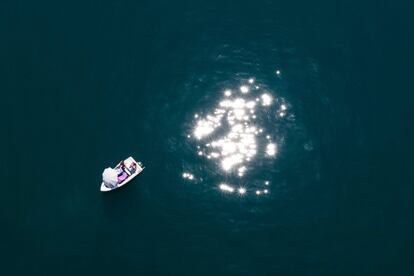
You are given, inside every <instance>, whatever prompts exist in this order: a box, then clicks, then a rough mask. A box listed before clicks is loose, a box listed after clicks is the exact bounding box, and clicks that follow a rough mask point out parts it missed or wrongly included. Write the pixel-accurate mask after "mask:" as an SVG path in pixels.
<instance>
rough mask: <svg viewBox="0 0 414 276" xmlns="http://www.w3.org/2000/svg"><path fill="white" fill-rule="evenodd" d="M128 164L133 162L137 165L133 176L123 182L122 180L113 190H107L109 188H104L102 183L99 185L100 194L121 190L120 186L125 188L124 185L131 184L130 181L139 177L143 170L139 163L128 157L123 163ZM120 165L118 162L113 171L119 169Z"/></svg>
mask: <svg viewBox="0 0 414 276" xmlns="http://www.w3.org/2000/svg"><path fill="white" fill-rule="evenodd" d="M128 162H133V163H135V164H136V165H137V167H136V170H135V172H134V173H133V174H131V175H129V176H128V177H127V178H126V179H125V180H123V181H122V182H121V183H119V184H117V185H116V186H115V187H113V188H109V187H107V186H105V184H104V182H102V183H101V192H110V191H113V190H116V189H118V188H121V187H122V186H125V185H126V184H128V183H129V182H131V180H132V179H134V178H135V177H136V176H137V175H139V174H140V173H141V172H142V171H143V170H144V166H143V165H142V164H141V163H140V162H137V161H135V159H134V158H132V157H128V158H127V159H125V160H124V163H128ZM120 165H121V162H119V163H118V165H116V167H115V169H117V168H119V167H120Z"/></svg>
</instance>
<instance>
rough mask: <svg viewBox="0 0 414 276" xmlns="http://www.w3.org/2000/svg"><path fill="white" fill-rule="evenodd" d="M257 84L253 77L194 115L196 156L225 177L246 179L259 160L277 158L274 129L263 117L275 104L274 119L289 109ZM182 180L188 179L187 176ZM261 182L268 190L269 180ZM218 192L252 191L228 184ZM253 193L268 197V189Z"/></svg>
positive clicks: (222, 185) (255, 190)
mask: <svg viewBox="0 0 414 276" xmlns="http://www.w3.org/2000/svg"><path fill="white" fill-rule="evenodd" d="M254 83H255V79H254V78H250V79H248V80H247V81H246V82H245V83H243V84H241V85H240V86H239V87H238V89H229V88H225V89H223V90H222V91H224V92H221V93H222V95H223V96H222V98H221V99H219V101H218V103H217V105H216V106H215V107H214V108H212V109H210V111H209V112H206V113H205V114H203V113H202V112H199V113H197V114H195V115H194V119H195V122H194V124H193V128H192V133H191V134H188V135H187V137H188V138H189V139H191V140H192V141H195V142H196V146H197V151H196V154H197V155H198V156H199V157H200V158H206V159H207V160H209V162H213V163H214V164H216V165H217V166H218V167H219V168H220V169H221V171H222V172H223V176H226V178H229V177H232V176H235V177H237V178H238V179H240V178H242V177H245V176H246V175H248V174H249V171H251V170H253V165H254V160H255V159H256V158H264V157H265V158H267V159H269V158H270V159H272V158H273V159H274V158H276V156H277V153H278V146H277V143H276V142H275V141H274V140H273V137H275V134H274V131H275V130H274V129H271V130H270V132H268V131H267V130H266V128H265V127H264V125H263V124H264V122H263V120H262V118H263V116H267V115H266V114H269V112H271V110H273V109H272V106H273V105H275V107H274V108H275V109H274V110H275V111H276V112H274V111H273V112H274V113H273V114H276V116H275V118H276V117H279V118H281V117H282V115H281V114H280V113H281V112H283V113H286V112H287V106H286V104H284V103H283V104H280V103H281V102H284V101H279V100H278V98H275V96H274V95H272V92H270V91H269V90H266V91H261V90H262V89H260V88H259V86H258V85H254ZM278 103H279V104H278ZM277 115H279V116H277ZM283 116H284V115H283ZM188 174H189V173H188ZM183 178H185V179H189V177H188V175H186V176H185V177H184V176H183ZM232 182H235V183H237V181H232ZM262 183H264V184H262V185H263V187H269V186H268V185H269V181H267V180H266V181H265V182H262ZM237 186H238V185H237ZM256 188H257V187H256ZM219 189H220V190H221V191H224V192H228V193H233V192H235V191H237V192H238V194H246V193H247V192H248V191H249V190H250V189H249V188H247V187H246V188H245V187H241V188H235V187H233V186H232V185H230V184H226V183H221V184H219ZM252 192H255V193H256V194H257V195H262V194H267V193H268V189H264V190H261V189H259V190H257V189H253V191H252Z"/></svg>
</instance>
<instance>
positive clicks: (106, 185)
mask: <svg viewBox="0 0 414 276" xmlns="http://www.w3.org/2000/svg"><path fill="white" fill-rule="evenodd" d="M143 169H144V166H143V165H142V163H141V162H137V161H135V159H134V158H132V157H128V158H127V159H125V160H124V161H121V162H119V163H118V165H116V167H115V168H114V169H112V168H107V169H105V171H104V172H103V174H102V178H103V181H102V184H101V192H109V191H113V190H115V189H118V188H120V187H122V186H124V185H126V184H127V183H129V182H130V181H131V180H132V179H134V178H135V177H136V176H137V175H138V174H140V173H141V172H142V170H143Z"/></svg>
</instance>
